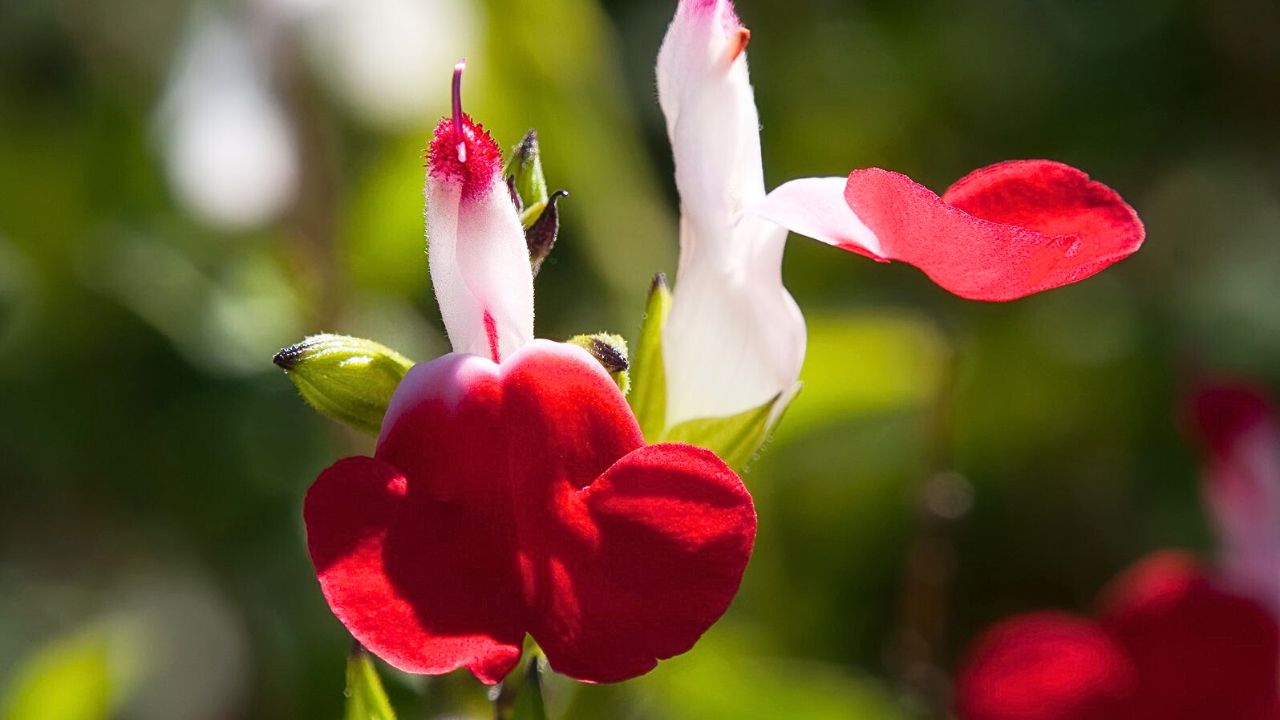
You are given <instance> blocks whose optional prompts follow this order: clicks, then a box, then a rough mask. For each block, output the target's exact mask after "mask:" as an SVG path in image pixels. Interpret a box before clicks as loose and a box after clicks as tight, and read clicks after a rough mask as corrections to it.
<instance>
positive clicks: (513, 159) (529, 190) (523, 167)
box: [502, 130, 547, 228]
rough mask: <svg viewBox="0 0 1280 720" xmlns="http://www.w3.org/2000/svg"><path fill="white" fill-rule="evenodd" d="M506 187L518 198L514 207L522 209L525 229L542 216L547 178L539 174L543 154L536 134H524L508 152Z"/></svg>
mask: <svg viewBox="0 0 1280 720" xmlns="http://www.w3.org/2000/svg"><path fill="white" fill-rule="evenodd" d="M502 175H503V177H506V178H507V186H508V187H509V188H511V190H512V193H513V195H515V196H516V197H518V198H519V202H517V203H516V207H517V208H520V209H521V211H522V212H521V216H520V221H521V222H522V223H524V226H525V227H526V228H528V227H529V226H531V225H533V223H534V221H536V220H537V219H538V218H539V217H540V216H541V215H542V209H543V207H544V206H545V205H546V204H547V178H546V176H545V175H543V173H542V154H541V151H540V150H539V148H538V133H537V131H536V130H530V131H529V132H527V133H525V136H524V138H523V139H522V140H521V141H520V144H518V145H516V146H515V147H514V148H512V149H511V155H510V157H509V158H508V159H507V164H506V167H504V168H503V169H502Z"/></svg>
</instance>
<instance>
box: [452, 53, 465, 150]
mask: <svg viewBox="0 0 1280 720" xmlns="http://www.w3.org/2000/svg"><path fill="white" fill-rule="evenodd" d="M466 69H467V61H466V60H465V59H464V60H459V61H458V64H457V65H454V66H453V134H454V136H455V137H457V139H458V147H457V149H458V162H460V163H466V162H467V142H466V137H467V136H466V134H465V133H464V132H463V127H462V71H463V70H466Z"/></svg>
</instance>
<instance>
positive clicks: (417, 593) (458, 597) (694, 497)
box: [305, 341, 755, 683]
mask: <svg viewBox="0 0 1280 720" xmlns="http://www.w3.org/2000/svg"><path fill="white" fill-rule="evenodd" d="M643 443H644V441H643V438H642V436H641V434H640V429H639V427H638V426H637V424H636V421H635V418H634V416H632V414H631V411H630V410H629V409H628V407H627V405H626V401H625V400H624V399H623V397H622V395H621V393H619V392H618V389H617V387H616V386H615V385H614V384H613V381H612V380H611V379H610V378H609V376H608V375H607V374H606V373H605V372H604V370H603V369H601V368H600V366H599V364H598V363H596V362H595V361H594V360H592V359H591V357H590V356H589V355H587V354H586V353H585V352H584V351H583V350H581V349H580V348H576V347H570V346H567V345H561V344H557V343H548V342H546V341H534V342H532V343H530V344H529V345H527V346H526V347H525V348H523V349H521V350H520V351H518V352H516V353H515V354H514V355H512V356H511V357H510V358H508V359H507V361H506V362H504V363H502V364H501V365H494V364H493V363H492V362H489V361H488V360H484V359H482V358H478V357H475V356H466V355H452V356H447V357H444V358H441V359H439V360H436V361H435V362H431V363H427V364H425V365H420V366H418V367H415V368H414V369H413V370H412V371H411V372H410V373H409V375H408V376H406V378H405V379H404V381H403V382H402V383H401V385H400V388H399V389H397V391H396V395H395V397H394V398H393V400H392V403H391V408H390V409H389V410H388V413H387V417H386V418H385V420H384V430H383V436H382V438H381V440H380V442H379V444H378V452H377V455H378V459H377V460H371V459H368V458H353V459H349V460H345V461H343V462H340V463H338V464H336V465H334V466H333V467H332V468H330V469H329V470H327V471H325V473H324V474H322V475H321V476H320V478H319V479H317V481H316V483H315V485H313V486H312V489H311V491H310V492H309V493H308V496H307V503H306V509H305V515H306V521H307V531H308V543H309V545H310V547H311V552H312V557H313V560H314V561H315V564H316V569H317V575H318V576H319V578H320V583H321V587H322V589H323V590H324V593H325V597H326V599H327V600H328V601H329V604H330V606H331V607H332V609H333V610H334V613H335V614H336V615H337V616H338V618H339V619H340V620H341V621H342V622H343V624H345V625H346V626H347V628H348V629H350V630H351V632H352V634H353V635H355V636H356V638H357V639H358V640H360V641H361V642H362V643H364V644H365V645H366V647H368V648H369V649H370V650H372V651H373V652H374V653H376V654H378V655H379V656H381V657H383V658H384V659H386V660H388V661H389V662H391V663H392V664H393V665H395V666H396V667H399V668H401V669H404V670H408V671H411V672H422V673H431V674H438V673H441V672H446V671H448V670H451V669H453V668H456V667H460V666H466V667H468V668H469V669H470V670H471V671H472V672H473V673H474V674H475V675H476V676H477V677H478V678H480V679H481V680H483V681H485V682H489V683H492V682H496V681H497V680H499V679H501V678H502V676H503V675H504V674H505V673H506V672H507V671H509V670H510V669H511V667H512V666H513V665H514V663H515V661H516V659H517V657H518V655H519V645H520V641H521V639H522V637H523V634H524V633H525V632H526V631H528V632H530V633H532V634H533V635H534V637H535V638H536V639H537V640H538V641H539V642H541V643H542V645H543V647H544V648H546V650H547V656H548V659H549V660H550V662H551V664H552V666H553V667H555V668H556V669H557V670H560V671H562V672H565V673H567V674H569V675H571V676H573V677H576V678H578V679H580V680H586V681H596V682H608V681H615V680H623V679H626V678H628V677H632V676H635V675H638V674H640V673H643V672H645V671H646V670H648V669H649V668H651V667H653V665H654V663H655V662H656V661H657V660H658V659H660V658H665V657H669V656H671V655H674V654H676V653H679V652H683V651H685V650H687V649H688V648H689V647H690V646H692V644H693V643H694V642H695V641H696V640H697V638H698V637H699V636H700V635H701V634H702V632H703V631H705V630H706V629H707V627H709V626H710V625H711V623H713V622H714V621H715V620H716V619H717V618H718V617H719V616H720V615H721V614H722V613H723V612H724V610H725V608H726V607H727V606H728V604H729V601H730V599H731V598H732V597H733V595H734V593H735V592H736V591H737V588H738V583H739V581H740V580H741V577H742V572H743V570H744V569H745V566H746V562H747V558H748V557H749V555H750V549H751V544H752V541H753V539H754V536H755V513H754V509H753V508H752V505H751V498H750V496H749V495H748V494H747V491H746V489H745V488H744V487H743V485H742V482H741V481H740V480H739V479H738V477H737V475H735V474H734V473H733V471H732V470H730V469H729V468H728V467H727V466H725V465H724V463H723V462H721V461H720V460H719V459H718V458H716V457H715V456H714V455H713V454H711V453H708V452H706V451H703V450H698V449H695V448H692V447H689V446H683V445H661V446H651V447H643Z"/></svg>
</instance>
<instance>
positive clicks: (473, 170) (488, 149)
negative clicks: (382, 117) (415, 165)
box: [427, 60, 502, 197]
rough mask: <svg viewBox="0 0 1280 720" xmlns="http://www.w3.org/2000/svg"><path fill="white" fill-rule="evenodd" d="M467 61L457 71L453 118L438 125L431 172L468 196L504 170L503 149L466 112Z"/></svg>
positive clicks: (430, 155) (429, 153) (429, 156)
mask: <svg viewBox="0 0 1280 720" xmlns="http://www.w3.org/2000/svg"><path fill="white" fill-rule="evenodd" d="M466 66H467V64H466V61H465V60H464V61H460V62H459V63H458V64H457V65H456V66H454V69H453V115H452V116H451V117H447V118H444V119H443V120H441V121H440V124H439V125H436V131H435V135H434V136H432V138H431V144H430V147H429V148H428V150H427V172H428V173H430V175H431V177H432V178H434V179H435V180H436V181H438V182H444V183H458V184H460V185H461V186H462V194H463V196H464V197H472V196H474V195H475V194H477V193H479V192H481V191H483V190H485V189H487V188H488V187H489V186H490V185H491V184H492V183H493V178H494V176H495V175H497V174H498V173H500V172H501V171H502V150H501V149H499V148H498V143H496V142H495V141H494V139H493V138H492V137H491V136H490V135H489V133H488V132H486V131H485V129H484V126H483V125H480V124H479V123H476V122H473V121H472V120H471V117H470V116H469V115H466V114H465V113H463V112H462V72H463V70H465V69H466Z"/></svg>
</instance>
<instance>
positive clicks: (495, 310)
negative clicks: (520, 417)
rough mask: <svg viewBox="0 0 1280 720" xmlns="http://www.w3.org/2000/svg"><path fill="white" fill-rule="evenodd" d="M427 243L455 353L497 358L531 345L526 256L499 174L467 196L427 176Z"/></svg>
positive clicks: (530, 298)
mask: <svg viewBox="0 0 1280 720" xmlns="http://www.w3.org/2000/svg"><path fill="white" fill-rule="evenodd" d="M427 237H428V241H429V245H428V257H429V262H430V265H431V283H432V285H433V286H434V287H435V293H436V300H437V301H438V303H439V305H440V314H441V316H442V317H443V318H444V326H445V330H446V331H447V332H448V333H449V341H450V343H452V344H453V349H454V351H456V352H463V353H470V354H472V355H480V356H482V357H486V358H490V359H494V360H500V359H501V358H505V357H507V356H509V355H510V354H511V353H514V352H515V351H516V350H518V349H520V348H521V347H522V346H523V345H524V344H525V343H527V342H529V341H530V340H532V339H533V273H532V271H531V270H530V268H529V252H528V250H527V247H526V245H525V240H524V230H523V228H522V227H521V225H520V219H519V217H517V215H516V209H515V205H513V204H512V202H511V197H510V195H509V194H508V191H507V187H506V185H505V184H504V183H503V182H502V180H501V178H500V174H499V175H495V176H494V178H493V180H492V182H491V183H490V184H489V186H488V188H487V189H482V190H481V191H480V192H478V193H476V194H475V195H474V196H466V197H464V193H463V190H462V186H461V184H459V183H450V182H440V181H437V180H436V179H435V178H433V177H430V176H428V179H427ZM486 317H488V318H490V319H491V320H486ZM490 322H491V323H492V324H491V325H490V324H489V323H490ZM490 330H492V333H493V336H494V337H492V338H491V336H490ZM494 339H496V343H497V344H496V348H495V347H494V346H493V345H491V340H494ZM495 354H496V355H497V357H496V358H495V357H494V356H495Z"/></svg>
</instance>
